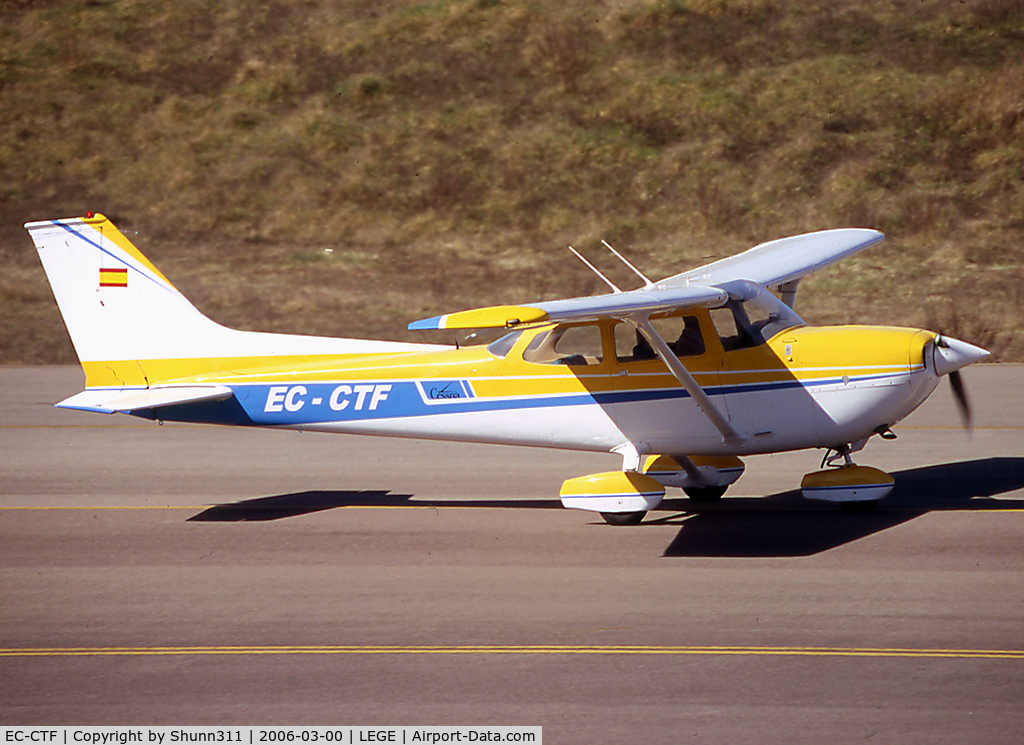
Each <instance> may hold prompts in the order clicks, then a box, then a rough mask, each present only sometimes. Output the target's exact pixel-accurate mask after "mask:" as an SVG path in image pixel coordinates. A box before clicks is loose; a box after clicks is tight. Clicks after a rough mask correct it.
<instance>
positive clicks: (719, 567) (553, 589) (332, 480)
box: [0, 365, 1024, 743]
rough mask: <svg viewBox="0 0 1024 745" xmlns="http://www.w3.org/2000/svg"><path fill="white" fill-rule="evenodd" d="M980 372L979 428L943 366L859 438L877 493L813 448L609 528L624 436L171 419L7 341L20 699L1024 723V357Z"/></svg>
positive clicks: (182, 713) (697, 733) (12, 636)
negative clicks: (851, 510)
mask: <svg viewBox="0 0 1024 745" xmlns="http://www.w3.org/2000/svg"><path fill="white" fill-rule="evenodd" d="M964 378H965V382H966V383H967V386H968V390H969V392H970V394H971V397H972V402H973V405H974V415H975V421H974V431H973V433H972V434H971V435H970V436H968V435H967V434H965V433H964V432H963V431H962V430H961V429H960V424H959V419H958V416H957V413H956V410H955V408H954V406H953V403H952V400H951V396H950V394H949V392H948V390H946V389H945V388H942V389H940V390H938V391H936V393H935V394H933V396H932V398H931V399H930V400H929V401H928V402H927V403H926V404H925V405H924V406H923V407H922V409H921V410H919V411H918V412H915V414H914V415H912V416H911V417H910V418H909V419H908V420H907V421H906V422H904V423H903V424H902V425H901V426H898V427H896V428H895V429H896V432H897V434H898V435H899V439H897V440H896V441H894V442H881V441H878V442H872V443H871V444H870V445H869V446H868V448H867V449H866V450H865V451H864V452H863V453H861V454H859V455H858V457H857V460H858V462H860V463H863V464H865V465H873V466H877V467H879V468H882V469H884V470H887V471H889V472H890V473H893V474H894V475H895V476H896V479H897V488H896V490H895V491H894V492H893V494H892V495H890V496H889V497H888V498H887V499H886V500H885V501H884V502H883V503H882V505H881V506H880V508H879V509H878V510H877V511H876V512H874V513H872V514H868V515H850V514H846V513H843V512H841V511H839V510H838V509H835V508H834V507H832V506H829V505H822V504H818V503H810V502H806V501H804V500H803V499H801V498H800V497H799V495H798V493H797V492H796V491H795V488H796V487H797V486H798V484H799V482H800V477H801V476H802V475H803V474H804V473H805V472H807V471H811V470H815V469H817V467H818V463H819V460H820V458H821V453H816V452H804V453H792V454H785V455H775V456H759V457H754V458H749V459H747V472H746V474H745V475H744V476H743V478H742V479H741V480H740V481H739V482H738V483H737V484H736V485H735V486H734V487H733V488H732V490H731V491H730V494H729V495H727V496H726V498H725V499H723V500H722V501H721V502H720V503H718V504H714V505H692V504H690V503H689V502H688V501H686V500H685V499H682V498H678V499H670V500H668V501H666V502H665V503H664V504H663V506H662V508H661V509H659V510H658V511H656V512H654V513H652V514H651V515H649V516H648V518H647V520H646V521H645V522H644V523H643V524H641V525H639V526H635V527H610V526H606V525H604V523H603V522H602V521H601V520H600V518H599V517H597V516H592V515H589V514H586V513H582V512H575V511H568V510H564V509H562V508H561V506H560V504H559V502H558V498H557V494H558V488H559V486H560V484H561V482H562V480H564V479H565V478H568V477H571V476H577V475H582V474H585V473H591V472H594V471H601V470H610V469H614V468H617V467H618V466H619V459H618V458H617V457H615V456H602V455H591V454H579V453H566V452H556V451H547V450H533V449H523V448H500V447H490V446H470V445H458V444H445V443H430V442H417V441H405V440H389V439H369V438H362V437H348V436H333V435H319V434H299V433H295V432H274V431H263V430H244V429H231V428H214V427H202V426H195V427H191V426H185V425H166V426H159V425H157V424H155V423H151V422H146V421H141V420H136V419H133V418H130V417H123V416H103V415H94V414H85V413H79V412H69V411H63V410H57V409H53V408H52V407H51V406H50V404H52V403H53V402H55V401H58V400H60V399H62V398H64V397H66V396H69V395H72V394H74V393H76V392H78V390H80V387H81V384H82V375H81V373H80V371H78V370H77V369H76V368H13V367H9V368H0V453H2V456H0V461H2V462H0V591H2V598H3V599H2V604H0V724H8V725H16V724H18V725H20V724H46V725H58V724H106V725H112V724H128V725H138V724H171V725H179V724H321V725H322V724H349V725H377V724H381V725H388V724H393V725H398V724H401V725H418V724H422V725H438V724H460V725H483V724H493V725H500V724H505V725H542V726H543V727H544V737H545V740H546V741H547V742H549V743H584V742H586V743H592V742H623V741H626V742H673V743H676V742H687V741H695V742H759V743H769V742H786V743H794V742H815V743H820V742H848V741H849V742H852V741H857V742H859V741H870V742H872V743H879V742H907V741H915V742H918V741H919V742H925V741H927V742H933V743H934V742H950V743H952V742H956V743H963V742H986V743H993V742H1008V743H1009V742H1013V743H1017V742H1020V741H1021V739H1022V737H1024V707H1022V706H1021V700H1022V696H1024V573H1022V570H1024V397H1022V396H1021V394H1020V391H1021V389H1022V386H1024V367H1022V366H1016V365H980V366H975V367H972V368H970V369H968V370H966V371H965V373H964ZM674 494H675V495H680V493H679V492H675V491H672V490H670V496H672V495H674ZM680 496H681V495H680Z"/></svg>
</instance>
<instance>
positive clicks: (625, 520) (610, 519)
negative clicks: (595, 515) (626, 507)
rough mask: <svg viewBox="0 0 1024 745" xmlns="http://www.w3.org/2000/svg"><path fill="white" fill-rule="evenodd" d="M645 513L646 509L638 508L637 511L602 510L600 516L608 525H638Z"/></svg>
mask: <svg viewBox="0 0 1024 745" xmlns="http://www.w3.org/2000/svg"><path fill="white" fill-rule="evenodd" d="M646 514H647V511H646V510H640V511H639V512H602V513H601V517H603V518H604V521H605V522H606V523H608V524H609V525H639V524H640V521H641V520H643V519H644V515H646Z"/></svg>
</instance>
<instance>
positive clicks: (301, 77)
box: [0, 0, 1024, 362]
mask: <svg viewBox="0 0 1024 745" xmlns="http://www.w3.org/2000/svg"><path fill="white" fill-rule="evenodd" d="M0 50H2V51H0V55H2V56H0V256H2V259H3V261H4V264H5V269H6V270H5V271H4V273H3V275H2V278H0V298H2V301H0V350H2V351H0V358H2V359H4V360H5V361H8V362H19V361H28V362H49V361H71V360H73V359H74V357H73V353H72V350H71V347H70V343H69V342H68V341H67V337H66V334H65V332H64V330H63V326H62V324H61V323H60V320H59V316H58V314H57V312H56V309H55V306H54V304H53V301H52V297H51V296H50V293H49V289H48V287H47V286H46V284H45V278H44V277H43V274H42V270H41V268H40V267H39V264H38V261H37V259H36V257H35V255H34V252H33V251H32V250H31V243H30V242H29V240H28V238H27V236H26V235H25V234H24V232H23V231H22V230H21V228H20V226H21V223H23V222H25V221H27V220H32V219H43V218H47V217H57V216H67V215H74V214H82V213H84V212H85V211H86V210H90V209H91V210H95V211H102V212H105V213H106V214H108V215H109V216H111V217H112V218H113V219H114V220H115V222H117V223H118V224H119V225H120V226H121V227H122V228H124V229H125V230H126V231H132V232H133V233H134V235H132V236H131V237H132V238H133V239H134V240H135V241H136V242H137V243H138V245H139V246H140V247H141V248H142V250H143V251H144V252H146V253H147V254H148V255H150V256H151V258H153V260H154V261H155V262H156V263H157V265H158V266H160V267H161V269H162V270H163V271H164V273H165V274H167V275H168V276H169V277H170V278H171V279H172V281H174V282H175V283H176V284H177V285H178V286H179V288H180V289H182V291H183V292H185V294H186V295H188V296H189V297H190V298H192V299H193V300H194V301H195V302H196V304H197V305H198V306H199V307H200V308H201V309H202V310H204V312H206V313H208V314H209V315H211V316H212V317H214V318H215V319H217V320H218V321H221V322H223V323H227V324H230V325H234V326H240V327H243V328H260V329H265V330H284V331H305V332H311V333H324V334H342V335H351V336H378V337H388V338H421V339H422V338H424V337H423V336H422V334H421V335H419V336H416V335H411V334H410V333H409V332H407V331H405V330H404V329H405V325H406V324H407V323H408V321H410V320H412V319H415V318H418V317H422V316H426V315H433V314H436V313H441V312H445V311H450V310H457V309H460V308H463V307H470V306H473V305H477V304H490V303H507V302H516V301H524V300H529V299H540V298H550V297H557V296H565V295H571V294H578V293H584V292H590V291H596V290H598V289H600V288H599V287H598V285H597V284H596V281H595V280H594V279H593V278H592V277H591V276H590V275H589V273H588V272H587V270H586V269H584V268H583V267H582V266H578V265H577V263H574V262H575V260H574V259H572V257H571V256H570V255H569V254H568V252H567V251H566V250H565V245H566V244H568V243H573V244H574V245H576V246H577V247H579V248H581V249H583V250H584V252H585V253H587V254H588V255H590V256H592V257H593V258H594V259H595V261H597V262H598V263H599V264H601V265H602V266H606V267H608V268H609V270H610V271H612V272H615V271H617V268H616V267H614V266H612V265H611V264H610V263H609V262H608V260H607V257H606V256H605V255H604V254H603V253H601V251H600V250H599V249H600V246H599V241H600V239H601V238H606V239H607V240H609V241H610V242H611V243H612V244H614V245H616V246H617V247H618V248H620V249H621V250H624V251H625V252H626V253H627V255H629V256H630V257H631V258H632V259H633V260H634V261H635V262H636V263H637V264H638V265H639V266H641V267H643V268H644V269H645V270H646V271H647V272H648V273H649V274H651V275H658V276H664V275H667V274H669V273H674V272H676V271H681V270H682V269H684V268H687V267H690V266H693V265H695V264H697V263H701V262H703V261H706V260H708V259H710V258H714V257H720V256H722V255H726V254H729V253H732V252H735V251H737V250H740V249H743V248H747V247H749V246H751V245H754V244H755V243H758V242H760V241H763V240H768V239H772V238H777V237H780V236H783V235H788V234H792V233H796V232H801V231H807V230H816V229H821V228H827V227H840V226H864V227H875V228H878V229H880V230H882V231H884V232H885V233H886V234H887V236H888V239H887V241H886V242H885V243H884V244H883V245H882V246H881V247H879V248H876V249H873V250H870V251H868V252H866V253H865V254H862V255H861V256H859V257H857V258H855V259H853V260H850V261H848V262H845V263H843V264H841V265H840V267H839V268H837V269H836V270H834V271H831V272H827V273H823V274H822V275H821V276H817V277H815V278H814V279H812V280H809V281H807V282H805V283H804V287H803V288H802V294H801V296H800V298H799V301H798V306H797V307H798V310H799V311H801V313H803V314H804V315H805V317H806V318H808V320H809V321H812V322H882V323H891V324H903V325H922V326H928V327H932V328H939V327H941V328H943V329H945V330H946V331H948V332H951V333H956V334H959V335H961V336H962V337H964V338H966V339H969V340H971V341H975V342H977V343H982V344H987V345H989V346H990V348H992V349H993V350H994V351H995V352H996V353H997V357H998V358H999V359H1003V360H1024V333H1022V331H1021V330H1020V326H1021V323H1020V319H1021V317H1022V316H1024V268H1022V267H1024V2H1021V1H1020V0H968V2H958V3H950V2H947V1H945V0H942V1H932V0H903V1H901V0H896V1H894V2H885V3H863V2H857V1H856V0H810V1H809V2H800V3H784V2H779V1H771V0H748V1H743V0H690V1H685V0H678V1H675V2H666V1H662V2H641V1H640V0H636V1H633V0H618V1H616V0H608V1H607V2H600V1H599V0H567V2H564V3H540V2H522V1H518V0H448V1H445V2H441V1H436V2H404V1H402V0H336V1H331V0H307V1H305V2H300V1H297V2H274V3H265V2H255V0H223V1H219V2H213V1H212V0H178V1H176V2H164V1H163V0H134V1H132V0H124V1H122V2H118V1H115V0H109V1H105V0H86V1H85V2H60V1H58V0H52V1H50V2H45V1H41V2H29V1H28V0H25V1H23V2H18V1H10V0H9V1H6V2H2V1H0ZM327 248H330V249H332V251H331V252H329V253H328V252H325V249H327ZM623 279H624V280H625V278H623ZM426 338H432V337H429V336H428V337H426Z"/></svg>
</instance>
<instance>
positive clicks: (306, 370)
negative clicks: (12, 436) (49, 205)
mask: <svg viewBox="0 0 1024 745" xmlns="http://www.w3.org/2000/svg"><path fill="white" fill-rule="evenodd" d="M529 337H530V334H524V338H523V339H522V340H520V342H519V343H518V344H516V346H515V347H514V348H513V350H512V351H511V352H509V354H508V355H507V357H506V358H498V357H495V356H494V355H492V354H490V352H488V351H487V349H486V347H469V348H463V349H460V350H442V351H430V352H399V353H391V354H380V355H377V354H375V355H366V354H351V355H310V356H287V357H277V356H274V357H269V356H268V357H226V358H210V359H171V360H141V361H139V362H136V361H133V360H128V361H113V362H86V363H83V367H84V368H85V372H86V380H87V384H88V386H89V387H119V386H123V385H127V386H145V385H147V383H148V384H150V385H156V384H185V383H214V382H217V383H224V384H231V383H291V382H295V383H300V382H329V381H352V380H427V379H462V380H469V381H471V382H472V385H473V388H474V391H475V393H476V395H477V396H480V397H504V396H542V395H555V394H564V393H577V392H606V391H625V390H637V391H643V390H656V389H665V388H676V387H679V383H678V382H677V381H676V379H675V378H674V377H673V376H672V375H671V374H670V373H669V372H668V370H667V369H666V368H665V365H664V364H663V363H662V362H661V361H660V360H648V361H642V362H632V363H625V364H624V363H619V362H617V361H614V360H603V361H602V362H601V363H599V364H595V365H586V366H573V367H569V366H566V365H557V364H538V363H530V362H526V361H524V360H523V359H522V356H521V355H522V349H523V347H524V346H525V345H526V343H528V340H529ZM933 337H934V335H933V334H931V333H930V332H924V331H917V330H915V329H900V328H886V327H867V326H846V327H823V328H810V327H803V328H795V329H790V330H788V331H785V332H783V333H781V334H778V335H776V336H775V337H774V338H773V339H771V340H770V341H769V343H767V344H762V345H760V346H757V347H754V348H750V349H742V350H735V351H731V352H728V353H725V352H723V351H722V350H721V348H720V347H719V346H717V344H709V345H708V352H707V353H706V354H704V355H701V356H699V357H684V358H683V363H684V364H685V365H686V368H687V369H688V370H689V371H690V373H691V374H692V375H693V376H694V378H695V379H696V380H697V382H698V383H699V384H700V385H701V386H705V387H715V386H719V385H725V386H733V385H743V386H746V385H757V384H772V383H785V382H793V381H800V382H801V383H805V384H809V383H813V382H814V381H815V380H822V379H829V378H831V379H834V378H836V377H842V376H844V375H845V376H849V377H851V378H855V377H861V376H879V375H892V374H906V373H907V372H909V371H911V370H912V369H920V367H921V366H922V365H923V362H924V360H923V355H922V349H923V346H924V343H925V342H926V341H928V340H930V339H931V338H933ZM624 373H625V374H624Z"/></svg>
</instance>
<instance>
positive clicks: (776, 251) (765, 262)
mask: <svg viewBox="0 0 1024 745" xmlns="http://www.w3.org/2000/svg"><path fill="white" fill-rule="evenodd" d="M884 238H885V236H884V235H882V234H881V233H879V232H878V231H877V230H867V229H865V228H841V229H839V230H821V231H819V232H817V233H804V234H803V235H794V236H791V237H789V238H779V239H778V240H775V241H768V242H767V243H761V244H760V245H757V246H754V247H753V248H751V249H749V250H747V251H744V252H743V253H741V254H736V255H735V256H730V257H728V258H726V259H722V260H721V261H716V262H714V263H713V264H706V265H705V266H702V267H700V268H699V269H691V270H690V271H688V272H683V273H681V274H676V275H675V276H672V277H669V278H667V279H663V280H661V281H660V282H657V283H655V284H656V285H657V286H658V287H659V288H661V287H664V288H669V287H679V286H685V285H688V284H691V283H697V284H709V285H714V284H718V283H719V282H728V281H729V280H732V279H749V280H750V281H752V282H757V283H758V284H759V285H762V286H764V287H767V288H768V289H771V290H775V289H778V288H779V287H781V286H782V285H784V284H786V283H789V282H795V281H798V280H800V279H801V278H803V277H805V276H807V275H808V274H810V273H811V272H814V271H817V270H818V269H822V268H824V267H826V266H828V265H829V264H834V263H835V262H837V261H839V260H840V259H845V258H846V257H847V256H852V255H853V254H855V253H857V252H858V251H863V250H864V249H865V248H868V247H870V246H873V245H875V244H876V243H879V242H880V241H882V240H883V239H884Z"/></svg>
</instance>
